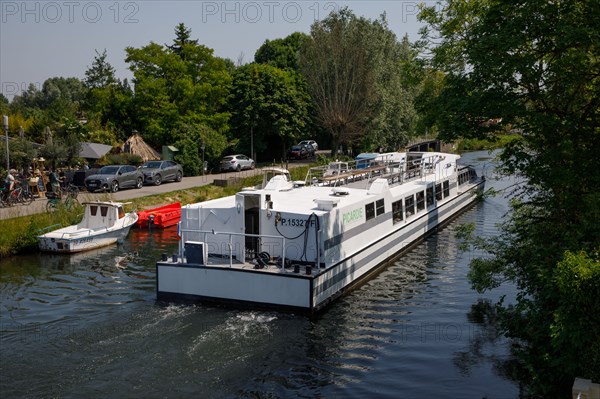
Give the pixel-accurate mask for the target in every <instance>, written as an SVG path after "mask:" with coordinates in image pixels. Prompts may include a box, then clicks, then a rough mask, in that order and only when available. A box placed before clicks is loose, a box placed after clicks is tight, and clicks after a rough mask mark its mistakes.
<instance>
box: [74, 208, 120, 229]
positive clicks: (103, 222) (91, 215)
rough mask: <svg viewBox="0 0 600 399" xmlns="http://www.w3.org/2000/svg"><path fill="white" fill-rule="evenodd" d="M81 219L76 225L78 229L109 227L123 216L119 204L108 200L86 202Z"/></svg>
mask: <svg viewBox="0 0 600 399" xmlns="http://www.w3.org/2000/svg"><path fill="white" fill-rule="evenodd" d="M84 205H85V212H84V214H83V219H82V220H81V222H80V223H79V224H78V225H77V228H78V229H96V228H99V227H101V228H111V227H112V226H114V225H115V223H116V222H117V221H118V220H119V219H123V218H124V217H125V211H124V210H123V206H122V205H121V204H116V203H114V204H111V203H109V202H86V203H84Z"/></svg>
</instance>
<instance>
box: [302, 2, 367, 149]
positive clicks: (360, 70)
mask: <svg viewBox="0 0 600 399" xmlns="http://www.w3.org/2000/svg"><path fill="white" fill-rule="evenodd" d="M354 21H356V17H355V16H354V14H352V13H351V12H350V11H349V10H348V9H346V8H344V9H342V10H340V11H339V12H332V13H331V14H330V15H329V16H328V17H327V18H325V19H324V20H322V21H317V22H315V23H314V24H313V25H312V27H311V37H310V40H307V41H306V43H305V46H304V47H303V49H302V53H301V57H300V68H301V70H302V74H303V76H304V78H305V79H306V81H307V83H308V87H309V92H310V94H311V96H312V99H313V102H314V105H315V110H316V113H317V118H318V120H319V122H320V123H321V124H322V125H323V126H324V127H325V128H326V129H327V130H329V132H330V134H331V140H332V146H333V151H334V153H335V152H336V151H337V148H338V145H339V144H347V143H349V142H350V141H351V140H352V139H353V138H356V137H360V136H361V135H362V134H363V132H364V129H365V126H366V121H367V119H368V118H369V117H370V116H371V109H370V108H369V103H370V101H371V98H372V93H373V90H372V88H373V79H374V77H373V71H372V69H371V68H370V67H369V62H368V58H367V51H366V49H365V48H364V47H362V46H360V45H357V44H358V43H361V38H360V36H361V32H360V31H359V30H358V29H357V26H356V24H355V23H354Z"/></svg>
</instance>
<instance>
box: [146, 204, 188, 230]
mask: <svg viewBox="0 0 600 399" xmlns="http://www.w3.org/2000/svg"><path fill="white" fill-rule="evenodd" d="M138 216H139V218H138V221H137V223H136V226H137V227H139V228H147V227H149V225H150V224H151V225H152V226H153V227H157V228H161V229H165V228H167V227H171V226H175V225H176V224H177V223H179V220H181V204H180V203H179V202H176V203H174V204H169V205H165V206H161V207H158V208H154V209H149V210H145V211H140V212H138ZM151 217H152V218H153V221H152V223H151V222H150V221H151V219H152V218H151Z"/></svg>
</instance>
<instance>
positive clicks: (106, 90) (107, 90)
mask: <svg viewBox="0 0 600 399" xmlns="http://www.w3.org/2000/svg"><path fill="white" fill-rule="evenodd" d="M106 58H107V54H106V50H104V51H103V52H102V53H99V52H98V51H96V57H94V62H93V63H92V66H91V67H89V68H88V69H87V70H86V71H85V80H84V84H85V86H86V88H87V90H88V91H87V95H86V101H85V109H86V111H87V112H88V120H89V123H90V125H91V127H90V129H89V137H85V139H87V140H91V141H93V140H92V137H99V136H100V137H102V136H104V134H96V133H94V131H95V130H100V131H109V132H112V133H111V134H110V135H109V137H110V142H107V141H106V140H108V137H107V138H106V139H104V140H103V141H101V142H102V143H105V144H113V142H114V141H115V140H116V138H117V137H120V138H125V137H126V136H127V135H128V134H129V133H130V132H131V131H132V130H133V125H134V121H135V108H134V107H133V91H132V90H131V88H130V87H129V84H128V83H127V80H126V79H125V80H123V82H121V81H119V79H117V78H116V76H115V69H114V68H113V67H112V66H111V65H110V64H109V63H108V61H107V60H106Z"/></svg>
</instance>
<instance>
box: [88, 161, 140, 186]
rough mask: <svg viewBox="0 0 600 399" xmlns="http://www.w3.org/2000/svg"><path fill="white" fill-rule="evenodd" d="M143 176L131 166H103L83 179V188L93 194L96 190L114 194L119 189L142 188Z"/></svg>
mask: <svg viewBox="0 0 600 399" xmlns="http://www.w3.org/2000/svg"><path fill="white" fill-rule="evenodd" d="M143 184H144V174H143V173H142V172H140V170H139V169H138V168H136V167H135V166H131V165H109V166H103V167H102V168H100V169H99V170H98V171H97V172H96V173H94V174H93V175H90V176H88V177H86V178H85V188H87V190H88V191H90V192H94V191H98V190H102V191H108V190H110V191H112V192H113V193H116V192H117V191H119V189H121V188H127V187H135V188H142V186H143Z"/></svg>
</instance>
